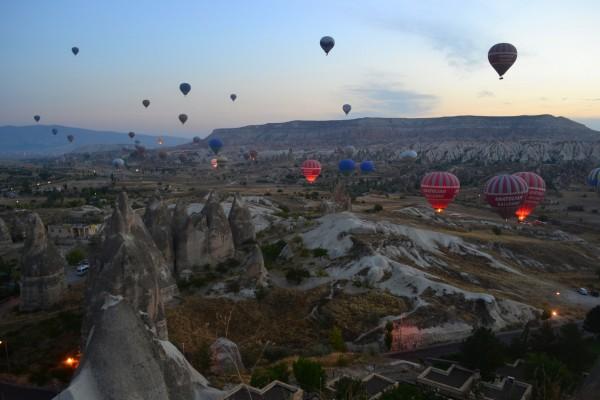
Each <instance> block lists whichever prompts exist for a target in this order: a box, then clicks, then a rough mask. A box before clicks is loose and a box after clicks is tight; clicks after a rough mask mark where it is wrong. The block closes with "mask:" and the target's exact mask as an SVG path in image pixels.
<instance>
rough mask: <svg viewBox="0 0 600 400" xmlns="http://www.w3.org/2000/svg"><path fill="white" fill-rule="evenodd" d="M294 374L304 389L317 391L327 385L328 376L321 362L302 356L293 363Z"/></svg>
mask: <svg viewBox="0 0 600 400" xmlns="http://www.w3.org/2000/svg"><path fill="white" fill-rule="evenodd" d="M293 370H294V376H295V377H296V381H297V382H298V384H299V385H300V387H301V388H302V389H304V390H305V391H307V392H317V391H320V389H321V388H322V387H323V386H324V385H325V382H326V379H327V377H326V376H325V371H324V370H323V367H322V366H321V364H319V363H318V362H316V361H311V360H308V359H306V358H303V357H300V358H298V360H297V361H296V362H295V363H294V365H293Z"/></svg>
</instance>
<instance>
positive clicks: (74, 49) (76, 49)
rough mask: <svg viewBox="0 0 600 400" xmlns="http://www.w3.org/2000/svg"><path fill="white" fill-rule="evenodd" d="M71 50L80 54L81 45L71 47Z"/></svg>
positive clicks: (75, 53)
mask: <svg viewBox="0 0 600 400" xmlns="http://www.w3.org/2000/svg"><path fill="white" fill-rule="evenodd" d="M71 51H72V52H73V54H74V55H77V54H79V47H71Z"/></svg>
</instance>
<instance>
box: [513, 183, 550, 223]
mask: <svg viewBox="0 0 600 400" xmlns="http://www.w3.org/2000/svg"><path fill="white" fill-rule="evenodd" d="M513 175H514V176H518V177H519V178H522V179H523V180H524V181H525V183H527V188H528V189H527V193H526V194H525V198H524V199H523V203H521V205H520V206H519V208H518V209H517V211H516V214H517V218H518V219H519V221H524V220H525V218H527V217H528V216H529V214H531V213H532V212H533V210H534V209H535V208H536V207H537V205H538V204H540V203H541V202H542V200H544V195H545V194H546V182H544V179H543V178H542V177H541V176H539V175H538V174H536V173H535V172H517V173H516V174H513Z"/></svg>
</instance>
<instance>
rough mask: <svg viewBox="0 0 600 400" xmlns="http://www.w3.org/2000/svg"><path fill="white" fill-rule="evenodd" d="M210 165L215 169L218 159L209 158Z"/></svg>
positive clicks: (217, 165)
mask: <svg viewBox="0 0 600 400" xmlns="http://www.w3.org/2000/svg"><path fill="white" fill-rule="evenodd" d="M210 166H211V168H212V169H217V168H218V167H219V160H217V159H216V158H211V160H210Z"/></svg>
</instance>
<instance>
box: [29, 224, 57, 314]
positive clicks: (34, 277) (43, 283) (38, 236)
mask: <svg viewBox="0 0 600 400" xmlns="http://www.w3.org/2000/svg"><path fill="white" fill-rule="evenodd" d="M27 227H28V228H27V233H26V237H27V238H26V240H25V245H24V247H23V259H22V265H21V310H22V311H34V310H44V309H48V308H50V307H52V306H53V305H55V304H56V303H58V302H59V301H60V300H61V299H62V295H63V293H64V290H65V267H66V262H65V260H64V258H63V257H62V255H61V254H60V253H59V252H58V250H57V249H56V247H55V246H54V244H53V243H52V242H51V241H49V240H48V236H47V235H46V228H45V227H44V223H43V222H42V220H41V219H40V217H39V215H37V214H35V213H34V214H30V215H29V216H28V217H27Z"/></svg>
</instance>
